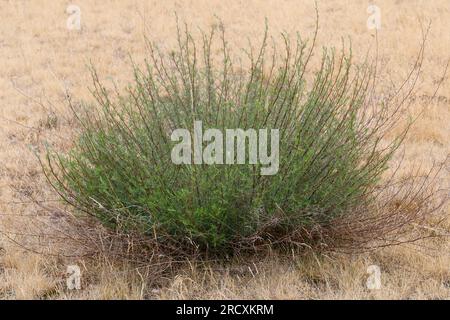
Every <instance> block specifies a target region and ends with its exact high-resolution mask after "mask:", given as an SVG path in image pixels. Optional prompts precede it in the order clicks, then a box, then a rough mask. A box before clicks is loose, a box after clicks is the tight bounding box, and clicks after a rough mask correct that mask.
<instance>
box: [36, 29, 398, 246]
mask: <svg viewBox="0 0 450 320" xmlns="http://www.w3.org/2000/svg"><path fill="white" fill-rule="evenodd" d="M217 31H219V35H218V36H217ZM178 39H179V43H178V44H179V48H178V49H177V50H176V51H172V52H170V54H164V53H163V52H161V51H160V50H159V49H157V48H155V47H154V46H152V45H150V46H149V48H150V49H149V59H148V60H147V61H146V62H145V65H144V66H137V65H135V64H134V82H133V84H132V85H131V86H130V87H129V88H128V90H127V93H126V94H122V95H115V93H111V92H110V91H108V90H107V89H105V87H104V86H103V85H102V84H101V83H100V81H99V79H98V77H97V74H96V72H95V71H94V70H93V71H92V75H93V80H94V81H93V82H94V89H93V95H94V97H95V99H96V103H95V105H93V106H89V108H90V110H91V111H89V108H87V107H86V113H84V114H81V113H80V112H77V113H76V117H77V120H78V121H79V124H80V127H81V128H82V133H81V135H80V137H79V139H78V140H77V141H76V143H75V145H74V147H73V149H72V150H71V151H70V152H68V153H66V154H63V153H57V152H50V151H49V152H48V155H47V161H46V162H45V163H44V169H45V172H46V175H47V177H48V178H49V181H50V182H51V183H52V185H53V186H54V187H55V188H56V190H58V192H59V193H60V195H61V196H62V197H63V198H64V199H65V200H66V201H67V202H69V203H70V204H71V205H73V206H74V207H76V208H77V209H78V210H79V211H80V212H85V213H87V214H90V215H92V216H94V217H96V218H97V219H99V220H100V221H101V222H102V223H103V224H105V225H106V226H108V227H110V228H113V229H118V230H121V231H124V232H138V233H141V234H147V235H149V236H151V237H154V236H156V237H157V238H158V239H161V241H163V240H165V239H171V240H174V241H178V242H180V243H184V244H188V243H195V244H196V245H198V246H199V247H200V248H203V249H208V250H211V251H217V250H230V249H232V248H233V247H235V246H236V244H238V243H241V242H242V241H245V239H248V238H250V237H252V236H254V235H261V236H262V237H267V238H270V239H271V240H280V239H282V238H283V237H284V236H286V235H288V234H290V233H292V232H295V231H296V230H308V229H309V228H314V227H316V226H321V225H326V224H329V223H332V221H333V219H336V218H337V217H340V216H342V215H345V214H346V213H347V212H350V211H351V210H352V209H353V208H355V207H356V206H361V205H364V204H365V203H369V202H370V201H371V194H372V192H373V190H374V188H376V186H377V183H378V181H379V179H380V176H381V175H382V173H383V172H384V171H385V170H386V168H387V161H388V160H389V158H390V157H391V155H392V153H393V152H394V151H395V149H396V148H397V147H398V144H399V142H400V141H401V140H402V137H403V135H401V136H400V137H398V138H397V139H395V141H394V142H393V143H391V144H390V145H383V146H381V141H382V137H383V134H384V129H385V128H386V126H387V125H388V124H389V123H390V122H389V115H390V114H389V111H388V107H387V105H384V104H383V105H378V106H376V108H372V107H373V105H372V101H371V100H370V96H371V89H372V84H373V82H374V72H373V68H372V67H371V66H368V65H365V66H358V67H354V66H352V60H351V54H350V53H346V52H345V51H344V50H343V51H342V52H341V53H339V54H336V52H335V51H334V50H331V51H327V50H324V52H323V58H322V61H321V63H320V65H319V67H318V68H317V70H316V71H315V73H314V77H313V78H311V79H312V81H311V83H310V84H307V82H306V78H307V77H308V78H309V77H310V75H311V73H310V72H309V69H307V67H308V63H309V61H310V60H311V56H312V53H313V47H314V46H313V45H308V44H307V43H306V42H303V41H301V40H300V39H299V38H298V39H297V40H296V41H290V40H289V39H288V37H287V36H283V40H284V43H285V45H284V47H283V50H282V53H281V54H278V53H277V51H274V50H272V49H269V48H268V41H267V32H266V35H265V37H264V41H263V44H262V45H261V47H260V48H259V50H258V51H257V52H256V53H255V52H254V51H250V53H248V62H249V67H248V68H245V67H243V66H242V64H241V63H240V61H237V60H233V59H232V58H231V52H230V50H229V48H228V45H227V42H226V40H225V36H224V33H223V29H222V28H218V29H214V30H212V31H211V33H210V34H208V35H204V36H203V40H202V41H200V45H201V46H199V42H196V41H194V40H193V37H192V36H191V35H190V34H189V33H188V32H187V31H186V33H184V32H181V31H180V30H179V33H178ZM217 39H218V40H219V41H216V40H217ZM218 43H220V44H221V45H220V46H221V50H220V51H221V54H220V55H215V54H213V53H212V52H213V50H212V48H215V46H217V44H218ZM199 47H200V48H201V49H199ZM214 52H215V51H214ZM92 110H94V111H92ZM194 120H201V121H203V127H204V130H206V129H207V128H217V129H220V130H223V132H224V131H225V129H234V128H242V129H244V130H246V129H249V128H253V129H262V128H264V129H265V128H267V129H279V133H280V167H279V171H278V173H277V174H275V175H272V176H270V175H269V176H263V175H260V170H259V169H260V165H250V164H243V165H206V164H202V165H175V164H173V163H172V161H171V157H170V155H171V150H172V147H173V146H174V142H172V141H171V140H170V135H171V133H172V131H173V130H174V129H177V128H187V129H188V130H189V131H190V132H193V123H194Z"/></svg>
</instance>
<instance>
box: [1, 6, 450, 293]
mask: <svg viewBox="0 0 450 320" xmlns="http://www.w3.org/2000/svg"><path fill="white" fill-rule="evenodd" d="M70 4H74V5H76V6H78V7H79V8H80V13H81V16H80V18H81V20H80V21H81V30H69V29H68V28H67V20H68V19H69V18H70V17H71V15H72V14H73V13H68V12H67V11H66V9H67V7H68V6H69V5H70ZM371 4H375V5H376V6H377V7H379V8H380V10H381V11H380V13H381V14H380V18H381V29H380V30H378V47H379V59H380V61H381V66H382V72H384V74H385V79H386V81H388V79H389V80H392V81H394V82H395V81H398V80H399V79H404V78H405V77H406V76H407V74H408V72H409V71H410V69H411V68H412V65H413V63H414V60H415V58H416V56H417V54H418V51H419V49H420V45H421V40H422V35H421V32H422V28H424V27H425V28H426V27H427V26H428V23H430V22H431V27H430V31H429V35H428V38H427V41H426V47H425V59H424V63H423V69H422V74H421V76H420V79H419V82H418V84H417V86H416V91H415V92H414V97H413V98H414V99H413V102H412V103H411V106H410V109H411V112H412V114H416V115H417V114H419V113H420V112H422V114H421V116H420V118H419V119H418V120H417V121H416V122H415V124H414V126H413V127H412V129H411V131H410V133H409V135H408V137H407V139H406V141H405V145H404V160H403V164H402V167H401V169H400V172H399V175H400V176H401V175H407V174H408V173H409V172H411V170H413V169H414V168H418V167H419V166H420V170H423V171H426V170H427V169H428V168H430V167H431V166H432V165H433V164H434V163H437V162H444V161H447V163H446V164H445V165H444V168H443V170H442V171H441V174H440V176H439V178H438V179H437V180H436V183H437V184H439V187H440V188H442V189H444V190H447V191H446V192H447V194H448V192H449V186H450V162H449V155H450V139H449V137H450V80H449V79H448V75H447V76H446V79H444V82H443V83H442V85H441V87H440V89H439V91H438V92H437V94H436V96H435V97H434V98H433V99H431V97H433V94H434V91H435V89H436V86H437V84H438V83H439V82H440V80H441V78H442V76H443V72H444V68H445V65H446V63H447V61H448V59H449V58H450V0H433V1H426V0H377V1H374V2H373V1H367V0H329V1H318V10H319V15H320V20H319V24H320V27H319V34H318V40H317V42H318V46H319V47H320V46H324V45H326V46H340V44H341V40H342V38H344V39H348V38H350V39H351V41H352V47H353V53H354V55H355V56H356V57H363V56H364V55H365V54H366V53H367V52H368V51H369V52H370V51H371V50H374V47H375V30H371V29H369V28H368V26H367V20H368V18H369V16H370V15H371V13H369V12H368V11H367V9H368V6H369V5H371ZM175 12H176V13H177V15H178V18H179V20H180V21H185V22H186V23H187V24H188V25H189V26H190V27H191V28H193V29H194V30H195V29H196V28H197V27H200V28H202V29H208V27H209V26H211V25H212V24H215V23H217V21H218V19H219V20H221V21H222V22H223V23H224V25H225V26H226V28H227V33H228V39H230V41H231V45H232V46H233V47H241V46H245V45H246V43H247V40H248V39H249V38H250V39H252V40H255V41H258V39H260V37H261V35H262V32H263V30H264V23H265V19H267V22H268V25H269V27H270V32H271V34H274V35H276V34H279V33H280V32H282V31H286V32H290V33H292V32H296V31H299V32H300V33H301V34H302V35H304V37H310V36H312V33H313V32H314V26H315V9H314V2H313V1H310V0H247V1H241V0H229V1H222V0H190V1H181V0H180V1H175V0H164V1H162V0H159V1H158V0H151V1H141V0H127V1H125V0H120V1H119V0H101V1H100V0H74V1H65V0H56V1H55V0H0V25H1V28H0V66H1V68H0V164H1V165H0V231H1V234H0V298H2V299H42V298H50V299H68V298H77V299H78V298H82V299H109V298H112V299H143V298H162V299H184V298H187V299H189V298H191V299H198V298H208V299H216V298H231V299H235V298H244V299H245V298H260V299H268V298H273V299H307V298H314V299H373V298H374V299H383V298H384V299H407V298H417V299H448V298H450V238H447V237H446V234H448V233H449V231H450V223H448V222H450V220H448V219H447V220H448V222H447V223H444V224H442V225H441V226H440V228H439V230H435V232H436V233H439V234H440V235H442V236H441V237H437V238H433V239H431V240H423V241H419V242H416V243H413V244H404V245H399V246H395V247H390V248H385V249H382V250H378V251H375V252H372V253H363V254H328V255H325V256H323V255H320V256H319V255H317V256H316V255H314V254H312V253H310V254H306V255H297V254H293V255H292V256H285V255H284V256H280V255H278V254H276V253H267V255H265V256H264V257H258V258H255V259H250V260H249V259H245V260H242V259H238V258H236V259H235V261H233V262H231V263H230V264H225V265H224V264H218V263H213V262H208V263H198V262H191V263H186V264H185V267H182V268H181V269H178V270H177V271H176V272H172V273H170V272H168V273H164V274H163V276H160V277H161V279H156V278H155V277H156V276H152V274H151V273H150V274H148V273H146V272H145V270H144V271H143V270H142V269H136V268H134V267H133V266H132V264H128V263H126V262H123V261H111V260H109V259H107V258H98V259H97V260H92V259H87V258H86V259H85V258H82V257H78V258H72V257H70V256H71V255H70V250H77V249H76V245H73V244H72V245H71V246H70V248H69V246H68V247H67V249H66V250H65V251H64V252H65V253H66V254H67V256H68V257H64V256H54V255H50V254H48V253H49V252H50V251H51V249H53V248H46V246H45V243H46V242H47V239H46V238H45V237H46V234H47V233H51V232H52V226H53V225H52V224H53V223H54V224H57V221H54V220H57V219H56V218H54V217H50V218H48V217H44V216H43V213H42V208H41V207H40V206H38V205H36V204H35V203H33V202H31V201H27V200H26V199H27V197H28V198H29V197H30V196H32V198H34V199H38V200H39V199H40V200H46V201H48V202H49V203H50V202H51V201H52V200H54V199H56V195H55V194H54V193H53V192H52V191H51V189H50V188H49V186H48V185H47V184H46V182H45V179H44V177H43V175H42V173H40V167H39V164H38V162H37V160H36V158H35V157H34V156H33V152H32V151H31V150H32V149H33V148H35V149H36V148H37V146H38V145H39V143H40V141H43V140H45V139H49V140H52V139H53V140H58V141H67V143H69V142H70V141H71V138H72V130H71V122H70V118H69V117H65V116H64V115H65V114H68V113H69V112H68V109H67V104H66V103H65V101H66V96H65V92H66V91H67V92H70V95H71V97H73V98H74V99H77V100H79V101H81V100H88V101H89V99H91V97H90V93H89V90H88V86H89V84H90V74H89V71H88V69H87V67H86V65H87V63H89V62H92V64H93V65H94V66H95V67H96V68H97V70H98V73H99V75H100V76H101V77H102V79H105V80H106V81H107V80H108V79H114V81H115V82H116V83H117V84H118V85H119V86H125V85H126V84H127V81H129V80H130V78H131V77H132V72H131V71H132V70H131V67H130V63H129V57H128V54H129V53H130V54H131V55H132V56H133V58H134V59H135V60H136V61H138V62H139V61H142V60H143V58H144V57H145V52H146V51H145V49H144V48H145V42H144V35H146V36H147V37H149V38H150V39H152V40H154V41H156V42H157V43H159V44H161V45H164V46H169V45H171V44H173V43H174V41H175V35H176V33H175V31H176V22H175V15H174V13H175ZM394 130H395V129H394ZM61 144H62V145H63V146H64V143H61ZM400 157H401V155H398V157H396V158H395V159H394V160H393V165H394V166H395V163H396V162H397V161H400ZM441 210H442V212H441V214H447V215H448V214H450V209H449V207H448V206H447V207H443V208H442V209H441ZM41 215H42V216H41ZM36 219H41V220H39V221H41V222H42V221H43V225H45V226H47V228H48V230H46V231H42V230H41V229H39V230H36V223H35V221H36ZM41 225H42V223H41ZM418 228H426V226H418ZM35 243H42V250H41V251H43V252H36V250H33V251H30V250H27V248H28V247H27V244H30V246H32V247H33V248H36V247H35V245H34V244H35ZM59 245H60V246H62V248H63V249H64V246H65V243H61V244H59ZM74 247H75V248H74ZM46 253H47V254H46ZM68 265H78V266H79V267H80V268H81V272H82V277H81V289H80V290H68V289H67V287H66V278H67V274H66V270H67V266H68ZM371 265H376V266H379V268H380V271H381V274H380V276H381V278H380V279H381V287H380V288H379V289H375V290H370V289H368V288H367V286H366V280H367V278H368V277H369V276H370V274H368V273H367V270H368V267H369V266H371Z"/></svg>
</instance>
